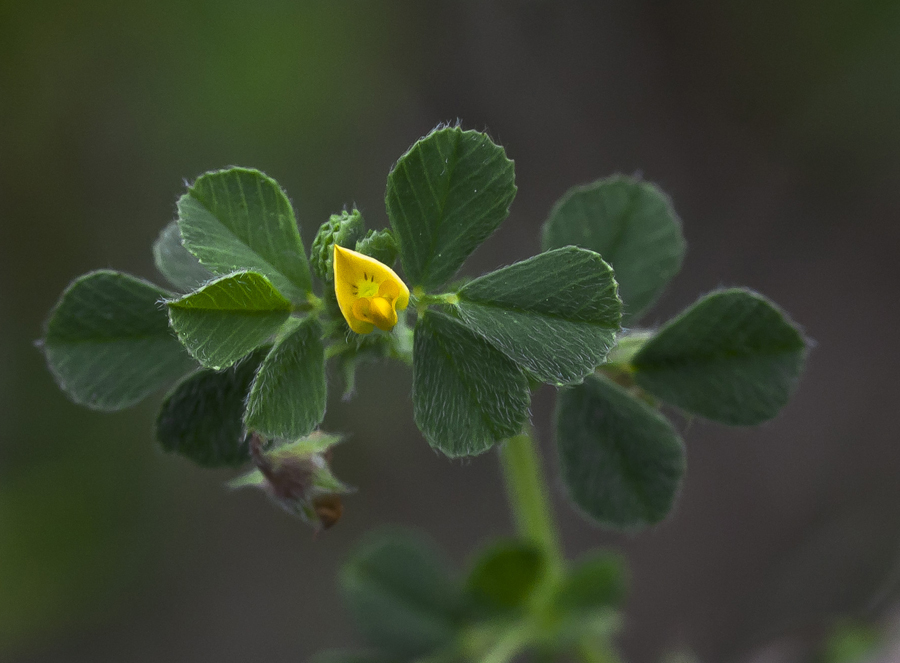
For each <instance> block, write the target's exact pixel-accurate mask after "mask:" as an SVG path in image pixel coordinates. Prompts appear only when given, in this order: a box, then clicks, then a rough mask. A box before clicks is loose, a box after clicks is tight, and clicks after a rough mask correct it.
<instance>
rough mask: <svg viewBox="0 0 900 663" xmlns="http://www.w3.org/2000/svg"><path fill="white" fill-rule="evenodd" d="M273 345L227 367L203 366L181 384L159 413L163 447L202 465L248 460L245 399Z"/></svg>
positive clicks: (159, 428)
mask: <svg viewBox="0 0 900 663" xmlns="http://www.w3.org/2000/svg"><path fill="white" fill-rule="evenodd" d="M268 351H269V348H267V347H266V348H260V349H259V350H257V351H255V352H254V353H253V354H251V355H249V356H248V357H246V358H245V359H243V360H242V361H239V362H237V363H236V364H234V365H233V366H231V367H230V368H227V369H225V370H224V371H214V370H212V369H209V368H202V369H200V370H199V371H197V372H196V373H194V374H193V375H189V376H188V377H186V378H185V379H184V380H182V381H181V382H180V383H179V384H178V385H176V386H175V388H174V389H173V390H172V391H171V392H169V395H168V396H166V400H165V401H163V404H162V409H160V412H159V416H158V417H157V419H156V439H157V440H158V441H159V443H160V444H161V445H162V447H163V449H165V450H166V451H170V452H176V453H179V454H181V455H182V456H185V457H187V458H190V459H191V460H192V461H194V462H195V463H197V464H198V465H202V466H203V467H229V466H237V465H241V464H243V463H245V462H247V461H248V460H249V459H250V456H249V446H248V438H247V435H246V433H245V431H244V422H243V415H244V404H245V402H246V401H247V394H248V393H249V392H250V385H251V383H252V382H253V377H254V376H255V375H256V371H257V369H258V368H259V365H260V364H261V363H262V360H263V359H264V358H265V356H266V353H267V352H268Z"/></svg>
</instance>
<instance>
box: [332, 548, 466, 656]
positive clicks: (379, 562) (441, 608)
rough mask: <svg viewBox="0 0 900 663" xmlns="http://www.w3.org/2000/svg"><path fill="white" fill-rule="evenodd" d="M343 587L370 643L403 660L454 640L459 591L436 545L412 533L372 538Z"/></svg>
mask: <svg viewBox="0 0 900 663" xmlns="http://www.w3.org/2000/svg"><path fill="white" fill-rule="evenodd" d="M340 585H341V590H342V594H343V597H344V601H345V602H346V603H347V606H348V607H349V609H350V612H351V614H352V615H353V618H354V621H355V622H356V625H357V628H358V629H359V631H360V633H361V634H362V635H363V636H364V637H365V639H366V640H367V641H368V642H369V644H371V645H373V646H375V647H378V648H380V649H383V650H385V651H386V652H387V653H389V654H393V655H396V656H400V657H403V658H404V659H405V660H408V659H411V658H416V657H419V656H424V655H426V654H428V653H430V652H433V651H435V650H437V649H439V648H441V647H443V646H445V645H447V644H449V643H450V642H452V641H453V639H454V637H455V636H456V634H457V632H458V628H459V626H458V624H459V612H460V604H461V598H460V591H459V588H458V587H457V585H456V583H455V582H454V580H453V579H452V578H451V577H450V574H449V572H448V570H447V568H446V565H445V564H444V562H443V559H442V558H441V556H440V555H439V554H438V552H437V551H435V550H434V548H433V547H431V546H430V545H428V544H427V543H425V542H423V541H422V540H420V539H419V537H417V536H415V535H413V534H410V533H401V532H393V533H379V534H378V535H376V536H373V537H370V538H369V540H368V541H367V542H366V543H365V544H364V545H363V546H361V547H360V548H359V549H358V550H357V551H356V552H355V553H354V554H353V556H352V557H351V559H350V560H349V562H348V563H347V564H346V565H345V566H344V568H343V569H342V570H341V574H340Z"/></svg>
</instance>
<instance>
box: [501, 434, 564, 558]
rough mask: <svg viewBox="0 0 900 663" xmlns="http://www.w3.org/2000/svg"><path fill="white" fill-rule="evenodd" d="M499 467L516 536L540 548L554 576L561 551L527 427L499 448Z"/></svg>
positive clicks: (543, 480) (536, 453)
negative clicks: (514, 524) (514, 523)
mask: <svg viewBox="0 0 900 663" xmlns="http://www.w3.org/2000/svg"><path fill="white" fill-rule="evenodd" d="M500 465H501V467H502V468H503V476H504V479H505V482H506V495H507V499H508V500H509V505H510V508H511V509H512V512H513V516H514V518H515V521H516V528H517V529H518V531H519V534H520V535H521V536H522V537H523V538H526V539H529V540H531V541H534V542H535V543H536V544H537V545H539V546H540V547H541V549H542V550H543V551H544V553H545V554H546V555H547V559H548V560H549V562H550V568H551V571H552V572H553V575H556V574H557V573H558V572H559V571H560V570H561V569H562V564H563V554H562V548H561V547H560V543H559V533H558V532H557V530H556V523H555V521H554V519H553V510H552V508H551V505H550V496H549V491H548V490H547V482H546V480H545V479H544V473H543V471H542V470H541V461H540V457H539V455H538V450H537V443H536V441H535V439H534V436H533V432H532V429H531V427H530V426H528V427H527V428H526V429H525V430H524V431H523V432H522V433H521V434H520V435H516V436H514V437H511V438H509V439H508V440H506V441H505V442H504V443H503V444H502V445H501V446H500Z"/></svg>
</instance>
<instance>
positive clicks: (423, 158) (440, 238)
mask: <svg viewBox="0 0 900 663" xmlns="http://www.w3.org/2000/svg"><path fill="white" fill-rule="evenodd" d="M515 195H516V184H515V172H514V168H513V162H512V161H510V160H509V159H507V158H506V153H505V152H504V151H503V148H502V147H499V146H497V145H495V144H494V143H492V142H491V139H490V138H488V137H487V136H486V135H484V134H482V133H478V132H477V131H463V130H462V129H460V128H459V127H439V128H438V129H435V130H434V131H432V132H431V133H430V134H428V136H426V137H425V138H423V139H421V140H419V141H418V142H417V143H416V144H415V145H413V146H412V148H410V150H409V152H407V153H406V154H404V155H403V156H402V157H400V159H399V160H398V161H397V164H396V165H395V166H394V169H393V170H392V171H391V174H390V175H389V176H388V184H387V193H386V194H385V203H386V204H387V211H388V216H389V217H390V220H391V227H392V228H393V229H394V234H395V235H396V238H397V243H398V245H399V247H400V259H401V261H402V262H403V269H404V271H405V272H406V277H407V279H408V280H409V281H410V285H411V286H421V287H422V288H425V289H426V290H428V289H431V288H434V287H437V286H439V285H441V284H442V283H445V282H446V281H447V280H448V279H450V278H451V277H452V276H453V275H454V274H455V273H456V271H457V270H458V269H459V268H460V266H462V264H463V262H465V260H466V258H467V257H468V256H469V254H470V253H472V251H474V250H475V249H476V248H477V247H478V246H479V245H480V244H481V243H482V242H483V241H484V240H485V239H487V238H488V236H490V235H491V233H493V232H494V231H495V230H496V229H497V227H498V226H499V225H500V224H501V223H502V222H503V220H504V219H505V218H506V217H507V215H508V214H509V206H510V204H511V203H512V201H513V198H515Z"/></svg>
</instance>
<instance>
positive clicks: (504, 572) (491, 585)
mask: <svg viewBox="0 0 900 663" xmlns="http://www.w3.org/2000/svg"><path fill="white" fill-rule="evenodd" d="M546 567H547V564H546V560H545V559H544V555H543V553H542V552H541V550H540V548H539V547H537V546H536V545H535V544H533V543H530V542H527V541H517V540H512V541H501V542H497V543H494V544H492V545H491V546H490V547H489V548H488V549H487V550H484V551H482V552H481V553H480V554H479V556H478V557H477V558H476V560H475V564H474V565H473V567H472V570H471V572H470V573H469V577H468V580H467V581H466V587H467V590H468V593H469V595H470V596H471V597H472V599H473V601H474V602H475V605H476V609H477V610H478V611H479V612H484V613H486V615H488V616H489V615H491V614H494V613H504V612H509V611H511V610H516V609H518V608H522V607H524V606H525V604H526V602H527V601H528V599H529V598H530V597H531V594H532V592H533V590H534V588H535V587H537V585H538V583H539V582H540V581H541V579H542V578H543V577H544V573H545V571H546Z"/></svg>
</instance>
